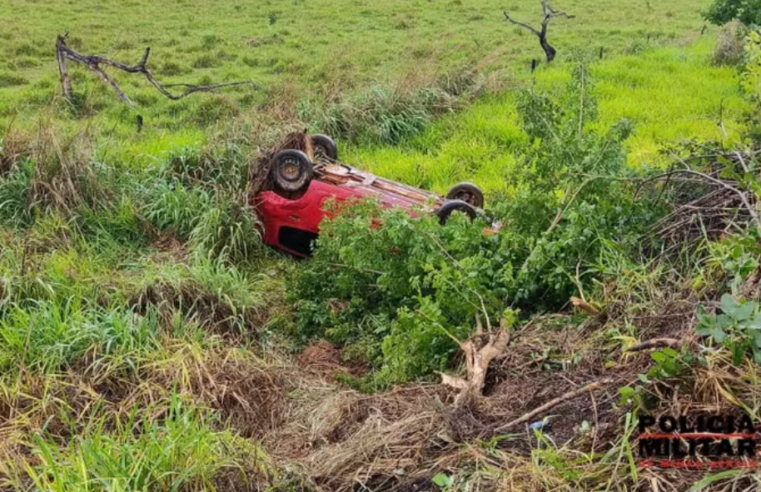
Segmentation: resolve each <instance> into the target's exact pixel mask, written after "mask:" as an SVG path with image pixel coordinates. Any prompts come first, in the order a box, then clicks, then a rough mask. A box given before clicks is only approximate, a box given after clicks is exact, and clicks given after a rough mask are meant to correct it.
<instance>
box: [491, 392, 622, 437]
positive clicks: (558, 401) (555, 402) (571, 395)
mask: <svg viewBox="0 0 761 492" xmlns="http://www.w3.org/2000/svg"><path fill="white" fill-rule="evenodd" d="M607 383H609V381H608V380H602V381H597V382H594V383H589V384H588V385H586V386H582V387H581V388H579V389H575V390H573V391H569V392H568V393H564V394H562V395H560V396H559V397H557V398H555V399H553V400H550V401H548V402H547V403H545V404H544V405H542V406H540V407H537V408H535V409H534V410H532V411H530V412H528V413H525V414H523V415H521V416H520V417H518V418H517V419H515V420H511V421H510V422H508V423H506V424H505V425H503V426H500V427H497V428H496V429H494V431H495V432H504V431H506V430H509V429H511V428H513V427H515V426H517V425H520V424H523V423H526V422H528V421H530V420H532V419H534V418H535V417H536V416H538V415H540V414H542V413H544V412H546V411H548V410H551V409H553V408H555V407H556V406H558V405H560V404H561V403H564V402H566V401H568V400H573V399H574V398H577V397H579V396H581V395H583V394H585V393H590V392H592V391H596V390H598V389H601V388H602V387H603V386H604V385H606V384H607Z"/></svg>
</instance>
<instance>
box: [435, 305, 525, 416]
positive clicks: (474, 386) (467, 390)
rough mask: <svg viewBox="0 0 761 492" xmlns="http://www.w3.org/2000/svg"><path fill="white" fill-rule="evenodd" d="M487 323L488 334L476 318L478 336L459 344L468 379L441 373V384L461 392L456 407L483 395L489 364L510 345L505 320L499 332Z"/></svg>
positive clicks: (502, 321)
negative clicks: (470, 397)
mask: <svg viewBox="0 0 761 492" xmlns="http://www.w3.org/2000/svg"><path fill="white" fill-rule="evenodd" d="M486 323H487V327H488V332H487V333H484V330H483V325H482V324H481V319H480V317H479V316H476V334H475V335H474V336H473V337H471V338H470V339H469V340H468V341H466V342H458V343H459V345H460V350H462V351H463V353H464V354H465V364H466V368H467V377H466V379H463V378H458V377H454V376H449V375H448V374H444V373H439V375H440V376H441V384H444V385H447V386H450V387H452V388H455V389H458V390H460V394H459V395H457V398H456V399H455V405H458V406H459V405H460V404H461V403H462V402H463V401H464V400H465V399H466V398H467V397H468V396H471V395H481V394H482V393H483V390H484V385H485V384H486V373H487V371H488V370H489V364H491V361H493V360H494V359H496V358H498V357H499V356H501V355H502V353H503V352H504V351H505V350H506V349H507V345H508V344H509V343H510V332H508V331H507V323H506V320H505V319H504V318H503V319H502V320H501V321H500V323H499V330H498V331H497V332H493V331H492V330H491V324H490V323H489V320H488V318H487V320H486ZM483 339H486V343H485V344H483V345H482V346H481V347H480V348H479V347H477V342H478V343H481V342H482V341H483Z"/></svg>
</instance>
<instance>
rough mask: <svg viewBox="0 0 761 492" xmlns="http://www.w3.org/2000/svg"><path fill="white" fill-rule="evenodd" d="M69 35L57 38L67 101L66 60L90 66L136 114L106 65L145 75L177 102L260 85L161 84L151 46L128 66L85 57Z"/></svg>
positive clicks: (226, 83)
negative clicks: (152, 61)
mask: <svg viewBox="0 0 761 492" xmlns="http://www.w3.org/2000/svg"><path fill="white" fill-rule="evenodd" d="M67 36H68V33H66V34H64V35H63V36H61V35H59V36H58V37H57V39H56V58H57V60H58V71H59V74H60V78H61V89H62V92H63V97H64V98H66V99H67V100H71V98H72V88H71V78H70V77H69V70H68V66H67V65H66V59H69V60H72V61H76V62H78V63H81V64H83V65H84V66H86V67H87V68H88V69H89V70H90V71H92V72H93V73H95V74H96V75H97V76H98V77H99V78H100V79H101V80H102V81H103V82H104V83H106V84H107V85H109V86H110V87H111V88H112V89H113V90H114V92H115V93H116V95H117V96H118V97H119V99H121V100H122V102H124V103H125V104H126V105H127V106H129V107H130V108H131V109H132V110H134V111H137V109H136V108H135V105H134V104H133V103H132V101H131V100H130V98H129V97H128V96H127V94H125V93H124V91H123V90H122V89H121V87H120V86H119V84H118V83H117V82H116V81H115V80H114V79H113V78H111V76H109V75H108V73H106V72H105V71H104V70H103V67H102V66H109V67H113V68H116V69H119V70H122V71H124V72H127V73H139V74H143V75H144V76H145V78H146V79H148V82H150V83H151V84H152V85H153V86H154V87H155V88H156V90H158V91H159V92H160V93H161V94H162V95H164V96H165V97H167V98H169V99H171V100H173V101H177V100H179V99H182V98H184V97H187V96H189V95H191V94H194V93H196V92H213V91H215V90H217V89H221V88H223V87H233V86H239V85H252V86H256V84H254V83H253V82H251V81H240V82H224V83H220V84H198V85H196V84H185V83H182V84H162V83H161V82H159V81H158V80H156V79H155V77H154V76H153V73H151V71H150V69H149V68H148V66H147V63H148V57H149V56H150V54H151V48H150V47H148V48H146V49H145V53H144V54H143V57H142V58H141V59H140V61H139V62H138V63H137V64H136V65H127V64H126V63H121V62H117V61H114V60H111V59H109V58H105V57H103V56H98V55H83V54H81V53H78V52H76V51H74V50H73V49H71V48H69V47H68V46H67V45H66V38H67ZM168 87H184V88H185V90H184V91H182V92H180V93H177V94H173V93H171V92H169V90H167V88H168ZM138 126H140V127H142V117H141V116H140V115H138Z"/></svg>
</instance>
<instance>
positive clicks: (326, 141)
mask: <svg viewBox="0 0 761 492" xmlns="http://www.w3.org/2000/svg"><path fill="white" fill-rule="evenodd" d="M312 150H313V151H314V156H315V159H319V158H323V159H327V160H329V161H335V160H337V159H338V146H337V145H336V142H335V140H333V139H332V138H330V137H329V136H327V135H322V134H321V133H317V134H315V135H312Z"/></svg>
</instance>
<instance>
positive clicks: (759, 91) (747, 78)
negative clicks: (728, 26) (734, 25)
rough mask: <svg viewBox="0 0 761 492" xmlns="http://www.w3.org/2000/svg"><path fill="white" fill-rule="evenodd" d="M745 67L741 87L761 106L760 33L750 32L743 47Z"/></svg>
mask: <svg viewBox="0 0 761 492" xmlns="http://www.w3.org/2000/svg"><path fill="white" fill-rule="evenodd" d="M745 53H746V66H745V72H744V74H743V87H744V88H745V90H746V91H747V92H748V94H750V95H751V96H752V97H753V98H755V100H756V102H757V103H758V104H759V105H761V33H760V32H759V31H754V32H751V33H750V34H749V35H748V42H747V44H746V45H745Z"/></svg>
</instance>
